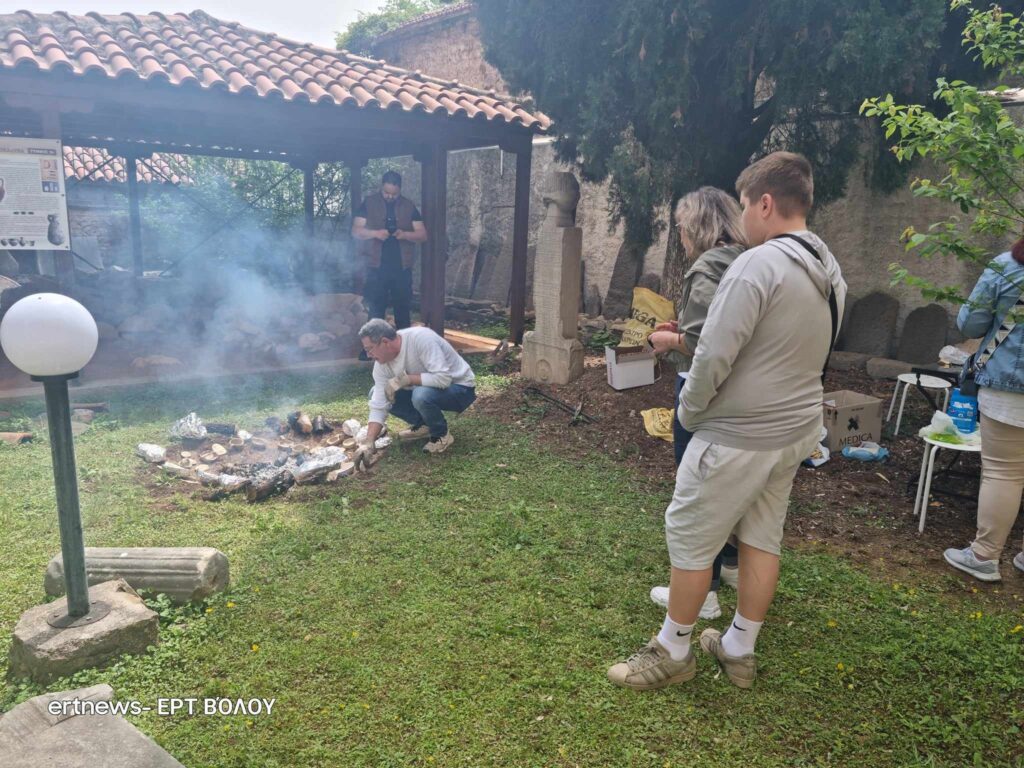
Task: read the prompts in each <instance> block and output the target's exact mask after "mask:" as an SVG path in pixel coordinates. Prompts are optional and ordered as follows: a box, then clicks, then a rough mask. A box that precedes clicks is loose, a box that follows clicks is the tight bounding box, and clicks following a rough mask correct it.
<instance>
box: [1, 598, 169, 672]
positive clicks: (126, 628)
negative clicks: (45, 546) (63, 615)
mask: <svg viewBox="0 0 1024 768" xmlns="http://www.w3.org/2000/svg"><path fill="white" fill-rule="evenodd" d="M89 600H90V602H91V601H99V602H102V603H104V604H106V605H107V606H109V608H110V611H109V613H107V615H106V616H104V617H103V618H102V619H100V620H98V621H95V622H92V623H89V624H84V625H81V626H73V627H68V628H66V629H60V628H57V627H54V626H52V624H51V623H50V618H51V616H52V615H53V614H54V613H55V612H58V611H60V612H67V605H66V603H67V599H66V598H61V599H59V600H55V601H54V602H52V603H47V604H45V605H37V606H36V607H35V608H30V609H29V610H27V611H25V613H23V614H22V616H21V619H20V620H19V621H18V624H17V626H16V627H15V628H14V636H13V638H12V641H11V652H10V664H9V668H8V676H9V677H10V678H11V679H22V678H28V679H30V680H32V681H33V682H36V683H40V684H42V685H47V684H49V683H50V682H52V681H53V680H55V679H57V678H58V677H65V676H67V675H71V674H74V673H75V672H78V671H79V670H81V669H88V668H91V667H102V666H104V665H106V664H107V663H109V662H111V661H114V660H115V659H117V658H118V657H119V656H121V655H122V654H126V653H128V654H141V653H145V652H146V649H147V648H149V647H150V646H151V645H156V643H157V630H158V626H159V619H158V617H157V615H156V613H154V612H153V611H151V610H150V609H149V608H147V607H146V605H145V603H143V602H142V598H141V597H139V596H138V594H136V592H135V590H133V589H132V588H131V587H130V586H128V583H127V582H125V581H124V580H122V579H117V580H115V581H108V582H105V583H103V584H98V585H96V586H95V587H93V588H92V589H90V590H89Z"/></svg>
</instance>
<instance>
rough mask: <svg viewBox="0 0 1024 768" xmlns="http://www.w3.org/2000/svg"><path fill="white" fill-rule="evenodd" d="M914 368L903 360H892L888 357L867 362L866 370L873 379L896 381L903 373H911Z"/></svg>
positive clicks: (875, 358)
mask: <svg viewBox="0 0 1024 768" xmlns="http://www.w3.org/2000/svg"><path fill="white" fill-rule="evenodd" d="M913 367H914V366H913V365H911V364H910V363H905V362H903V361H902V360H892V359H889V358H886V357H873V358H871V359H870V360H868V362H867V366H866V370H867V372H868V376H870V377H871V378H873V379H895V378H896V377H897V376H899V375H900V374H901V373H910V369H911V368H913Z"/></svg>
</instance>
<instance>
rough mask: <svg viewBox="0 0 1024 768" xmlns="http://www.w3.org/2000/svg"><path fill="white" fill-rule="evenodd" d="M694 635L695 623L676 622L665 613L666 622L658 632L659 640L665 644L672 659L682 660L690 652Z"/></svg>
mask: <svg viewBox="0 0 1024 768" xmlns="http://www.w3.org/2000/svg"><path fill="white" fill-rule="evenodd" d="M691 637H693V624H676V623H675V622H674V621H672V619H670V618H669V617H668V614H667V613H666V614H665V623H664V624H662V625H661V632H659V633H658V642H659V643H661V644H662V645H663V646H665V650H666V651H668V655H669V656H671V657H672V661H682V660H683V659H685V658H686V657H687V656H688V655H689V653H690V638H691Z"/></svg>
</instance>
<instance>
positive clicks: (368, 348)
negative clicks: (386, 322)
mask: <svg viewBox="0 0 1024 768" xmlns="http://www.w3.org/2000/svg"><path fill="white" fill-rule="evenodd" d="M383 343H384V339H381V340H380V341H378V342H377V343H376V344H371V345H370V346H366V345H365V344H364V345H363V351H364V352H366V354H372V353H373V350H375V349H376V348H377V347H379V346H380V345H381V344H383Z"/></svg>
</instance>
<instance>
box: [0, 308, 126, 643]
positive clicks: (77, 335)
mask: <svg viewBox="0 0 1024 768" xmlns="http://www.w3.org/2000/svg"><path fill="white" fill-rule="evenodd" d="M97 341H98V333H97V329H96V321H95V320H93V318H92V315H90V314H89V312H88V310H87V309H86V308H85V307H83V306H82V305H81V304H79V303H78V302H77V301H75V300H74V299H71V298H68V297H67V296H62V295H60V294H54V293H40V294H34V295H32V296H27V297H25V298H24V299H22V300H21V301H18V302H17V303H15V304H14V305H13V306H12V307H11V308H10V309H9V310H8V311H7V314H6V315H5V316H4V320H3V323H2V324H0V347H2V348H3V351H4V353H5V354H6V355H7V357H8V358H9V359H10V361H11V362H12V363H14V365H15V366H17V367H18V368H20V369H21V370H22V371H24V372H25V373H28V374H29V375H30V376H31V377H32V380H33V381H38V382H41V383H42V385H43V391H44V393H45V395H46V418H47V421H48V422H49V426H50V453H51V456H52V458H53V479H54V482H55V485H56V490H57V518H58V520H59V523H60V548H61V555H62V557H63V560H64V584H65V587H66V589H67V606H66V608H61V609H57V610H55V611H53V612H52V613H51V614H50V615H49V616H48V617H47V621H48V623H49V624H50V625H51V626H53V627H58V628H65V627H75V626H81V625H83V624H91V623H93V622H95V621H99V620H100V619H102V618H103V617H104V616H106V615H107V614H108V613H109V612H110V606H109V605H107V604H105V603H103V602H100V601H96V600H93V601H90V599H89V578H88V575H87V573H86V569H85V541H84V539H83V537H82V513H81V509H80V508H79V505H78V473H77V470H76V468H75V444H74V439H73V435H72V432H71V400H70V398H69V396H68V381H69V380H71V379H74V378H77V377H78V372H79V371H80V370H81V369H82V367H83V366H85V364H86V363H88V362H89V360H90V359H92V356H93V354H94V353H95V351H96V344H97Z"/></svg>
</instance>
